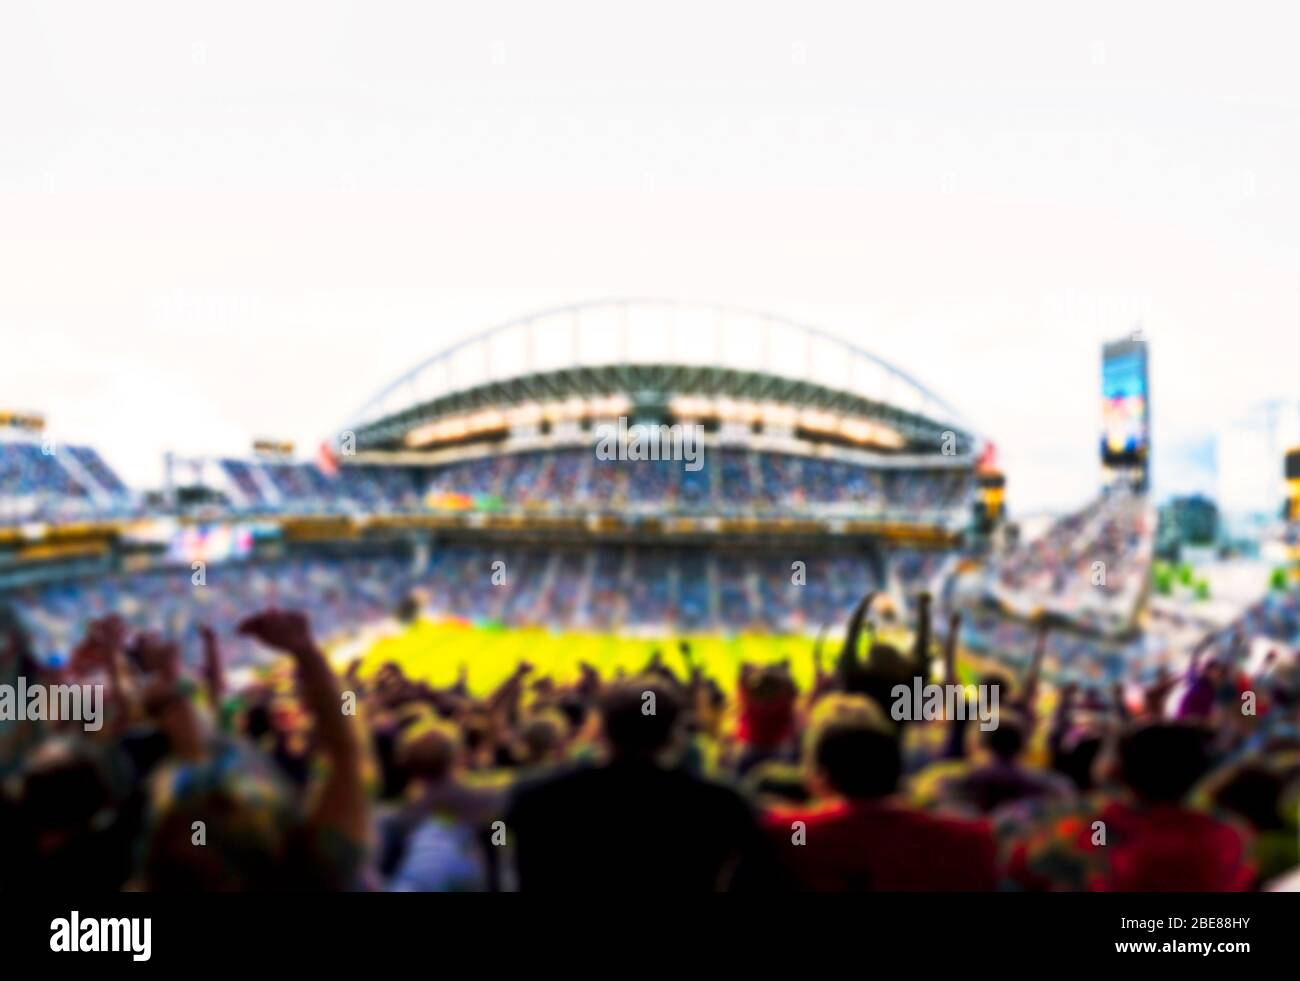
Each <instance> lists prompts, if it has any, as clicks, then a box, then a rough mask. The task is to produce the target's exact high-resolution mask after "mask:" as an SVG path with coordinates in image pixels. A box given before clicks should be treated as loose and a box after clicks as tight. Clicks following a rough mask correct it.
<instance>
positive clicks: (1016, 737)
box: [981, 709, 1032, 763]
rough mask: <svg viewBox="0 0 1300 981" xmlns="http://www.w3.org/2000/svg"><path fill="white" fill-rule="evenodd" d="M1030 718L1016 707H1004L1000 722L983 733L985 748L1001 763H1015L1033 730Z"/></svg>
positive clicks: (999, 716)
mask: <svg viewBox="0 0 1300 981" xmlns="http://www.w3.org/2000/svg"><path fill="white" fill-rule="evenodd" d="M1031 728H1032V727H1031V726H1030V724H1029V720H1028V719H1027V718H1025V716H1024V715H1022V714H1021V713H1020V712H1017V711H1016V710H1014V709H1002V710H1001V711H1000V712H999V713H998V724H997V725H996V726H995V727H994V728H992V729H990V730H988V731H987V732H984V733H982V734H981V738H982V740H983V743H984V748H985V749H987V750H988V751H989V753H990V754H991V755H992V756H993V758H994V759H996V760H997V761H998V762H1000V763H1014V762H1015V761H1016V760H1017V759H1019V757H1020V754H1021V753H1023V752H1024V749H1025V745H1026V743H1027V742H1028V740H1029V735H1030V731H1031Z"/></svg>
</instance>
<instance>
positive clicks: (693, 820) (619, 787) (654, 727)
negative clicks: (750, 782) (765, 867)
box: [506, 682, 761, 893]
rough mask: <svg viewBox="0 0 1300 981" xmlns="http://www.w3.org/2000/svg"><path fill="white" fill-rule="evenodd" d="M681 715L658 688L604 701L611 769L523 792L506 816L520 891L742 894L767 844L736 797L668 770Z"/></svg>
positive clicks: (617, 691)
mask: <svg viewBox="0 0 1300 981" xmlns="http://www.w3.org/2000/svg"><path fill="white" fill-rule="evenodd" d="M681 714H682V706H681V701H680V700H679V698H678V696H677V694H676V692H675V691H674V690H673V689H672V688H671V687H669V686H667V685H664V684H661V683H659V682H654V683H647V684H646V685H644V686H639V685H636V684H634V683H633V684H622V685H618V686H616V687H614V688H613V689H612V690H610V691H609V692H608V693H607V694H606V695H605V696H604V698H603V699H602V702H601V706H600V715H601V720H602V723H603V741H604V745H605V748H606V750H607V752H608V757H609V759H608V762H607V763H605V764H604V765H601V766H588V767H583V768H580V769H575V770H571V771H568V772H564V773H560V774H557V775H554V776H550V777H547V778H544V779H541V780H539V781H536V782H532V783H529V784H525V785H523V786H521V787H520V788H519V789H518V790H517V791H516V793H515V795H514V797H513V798H512V800H511V803H510V805H509V807H508V810H507V815H506V826H507V839H508V840H507V844H508V845H509V846H511V847H512V848H513V849H514V853H515V861H516V869H517V874H518V886H519V888H520V890H521V891H525V892H527V891H566V892H567V891H572V892H580V891H581V892H593V891H594V892H619V891H629V890H634V889H635V890H637V891H638V892H645V891H654V892H673V893H681V892H709V891H718V890H722V889H727V888H733V887H738V885H739V879H738V876H737V871H738V870H739V869H741V868H742V866H743V867H745V868H750V867H752V864H753V863H752V862H751V859H752V858H753V856H754V854H755V852H756V851H759V850H761V835H760V833H759V830H758V825H757V822H756V820H755V818H754V817H753V815H752V813H751V811H750V809H749V807H748V806H747V805H746V803H745V801H744V799H743V798H741V796H740V795H739V794H738V793H736V792H735V791H733V790H731V789H730V788H728V787H725V786H723V785H721V784H717V783H713V782H711V781H707V780H703V779H700V778H699V777H696V776H693V775H692V774H690V773H689V772H687V771H686V770H684V769H679V768H671V767H667V766H665V765H663V756H664V755H665V753H666V752H667V751H668V750H670V748H671V747H672V745H673V743H674V742H675V740H676V736H677V734H678V731H679V725H678V724H679V722H680V720H681Z"/></svg>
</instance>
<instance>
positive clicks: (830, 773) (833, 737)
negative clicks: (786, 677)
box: [809, 696, 903, 800]
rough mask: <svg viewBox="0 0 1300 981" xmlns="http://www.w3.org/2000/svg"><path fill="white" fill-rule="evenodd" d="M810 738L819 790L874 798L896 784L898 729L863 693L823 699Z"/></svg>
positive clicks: (888, 792)
mask: <svg viewBox="0 0 1300 981" xmlns="http://www.w3.org/2000/svg"><path fill="white" fill-rule="evenodd" d="M817 713H818V715H817V717H816V718H814V720H813V725H812V727H811V731H812V735H811V737H810V744H811V753H810V759H809V763H810V766H811V770H812V774H811V777H812V783H813V785H814V787H815V788H816V789H817V790H818V791H819V792H820V793H822V794H834V795H838V796H841V797H845V798H847V799H849V800H876V799H879V798H883V797H888V796H889V795H891V794H893V793H894V792H895V791H896V790H897V789H898V783H899V780H900V779H901V777H902V771H903V758H902V747H901V745H900V740H899V731H898V729H897V727H895V726H894V725H893V724H892V723H891V722H890V721H889V720H888V719H887V718H886V717H885V715H884V713H883V712H882V711H881V710H880V708H879V706H877V705H876V704H874V703H873V702H870V701H868V700H867V699H866V698H864V697H860V696H859V697H852V696H848V697H845V696H840V697H838V698H831V699H824V700H823V701H822V702H821V703H819V704H818V707H817Z"/></svg>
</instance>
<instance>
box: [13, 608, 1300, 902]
mask: <svg viewBox="0 0 1300 981" xmlns="http://www.w3.org/2000/svg"><path fill="white" fill-rule="evenodd" d="M915 609H916V611H917V612H916V616H915V619H914V620H912V621H911V622H910V627H911V629H910V630H908V631H907V632H906V633H905V634H901V635H900V634H898V633H893V634H888V630H890V629H898V628H903V627H905V626H907V625H905V624H902V623H891V622H890V621H891V620H892V619H894V618H896V617H898V616H900V614H898V613H897V612H890V608H889V607H887V606H886V607H880V606H879V604H877V603H875V602H873V597H872V595H871V594H868V595H867V596H865V597H863V599H862V600H861V601H860V602H859V603H858V604H857V606H856V608H855V609H854V610H853V611H852V614H851V616H849V617H848V620H847V623H846V624H845V625H844V630H843V642H842V644H841V645H840V647H839V653H838V655H834V656H829V655H828V656H824V654H826V652H825V651H824V650H823V645H822V644H821V643H820V642H819V644H818V649H817V650H816V652H815V653H814V655H813V657H814V660H815V661H816V665H817V671H816V675H815V680H814V681H813V683H812V684H811V685H808V686H806V687H802V688H801V687H800V686H799V685H798V684H797V683H796V682H795V680H794V677H793V675H792V673H791V671H790V669H789V665H788V664H778V665H771V666H766V667H761V668H760V667H753V666H751V667H748V668H745V669H744V670H742V672H741V675H740V678H739V680H738V682H736V683H735V685H734V686H733V685H731V684H726V683H724V682H722V681H721V680H720V679H718V678H714V677H711V676H709V674H708V673H707V672H706V671H705V670H704V668H703V667H702V666H701V665H700V664H699V663H697V662H696V660H695V658H694V657H693V655H692V651H691V649H690V646H689V645H688V644H685V643H683V644H681V645H680V648H679V649H678V650H669V651H668V652H667V653H666V652H665V650H664V649H663V648H662V647H661V648H660V649H658V650H649V651H648V656H647V661H646V663H645V666H644V669H643V670H642V671H641V672H640V673H639V674H638V675H637V676H635V677H626V676H625V677H621V678H619V677H608V676H605V675H603V674H602V672H601V671H600V669H599V667H598V666H594V665H583V666H582V671H581V675H580V677H579V678H578V680H577V681H575V682H573V683H566V684H560V683H558V682H557V681H556V680H555V679H553V678H549V677H544V676H540V675H539V673H538V672H537V671H535V670H534V669H533V668H532V666H531V665H529V664H528V663H527V662H523V663H520V664H519V665H518V667H517V670H515V672H514V673H513V674H512V675H511V676H510V677H509V678H508V679H507V680H505V681H504V682H503V683H501V684H500V685H499V686H498V687H496V688H495V689H494V690H492V691H490V692H486V693H480V694H477V695H475V694H473V693H471V692H470V690H469V689H468V687H467V686H466V684H465V683H464V679H463V678H462V680H460V681H458V682H456V683H455V684H453V685H450V686H448V687H445V688H434V687H431V686H429V685H428V684H426V683H422V682H418V681H415V680H413V679H411V678H410V677H407V676H406V675H405V674H404V673H403V672H402V670H401V668H400V667H398V666H397V665H395V664H391V663H390V664H384V665H380V666H378V667H377V668H376V669H375V670H373V671H367V672H366V673H365V674H364V675H363V674H362V673H361V672H360V671H359V670H358V665H357V664H353V665H352V666H351V667H348V668H346V669H345V670H344V671H342V673H341V674H340V673H336V671H335V670H333V669H332V668H331V666H330V664H329V663H328V662H327V659H326V658H325V656H324V655H323V654H322V652H321V646H320V644H319V641H318V630H317V627H316V625H315V624H313V622H312V620H311V618H310V617H309V616H308V615H306V614H304V613H302V612H300V611H295V610H286V609H283V608H268V609H264V610H260V611H252V612H249V611H242V612H241V613H240V614H239V618H238V619H237V620H236V621H230V622H224V623H222V625H221V626H222V628H224V629H226V630H228V631H230V633H231V634H233V635H236V636H239V637H242V638H245V639H248V640H250V641H252V642H255V643H257V644H258V645H259V646H261V647H263V648H265V649H266V650H268V651H273V652H277V653H278V655H279V657H280V660H279V661H278V662H276V664H275V665H274V666H273V667H272V668H270V669H268V670H267V671H265V672H264V673H263V674H261V675H259V676H258V677H256V678H255V679H253V680H252V681H250V682H249V683H247V684H245V685H242V686H239V687H236V686H233V685H232V684H231V683H230V681H229V678H228V676H227V673H226V671H225V670H224V664H225V659H226V652H225V646H226V644H225V642H224V641H223V634H222V633H221V632H218V631H211V630H209V631H203V632H201V634H200V636H199V638H198V648H199V649H198V651H197V652H196V653H195V655H194V656H193V657H187V656H186V655H187V653H188V652H186V651H185V650H183V645H182V643H180V642H177V641H174V640H168V639H164V638H163V637H162V636H161V635H159V634H158V633H155V632H153V631H150V630H147V629H146V630H137V629H134V628H133V627H132V626H131V625H129V624H128V623H126V622H124V621H123V620H122V619H121V618H119V617H116V616H113V615H109V616H106V617H102V618H98V619H95V620H93V621H92V622H91V623H90V624H89V627H88V629H87V630H86V632H85V634H84V636H83V637H81V638H79V641H78V643H77V645H76V647H75V649H74V652H73V655H72V656H71V658H70V659H69V661H68V662H67V663H66V664H64V665H62V666H61V667H58V668H55V667H52V666H50V665H48V664H42V663H40V662H39V660H38V659H37V658H36V657H35V655H34V653H33V651H32V649H31V647H30V644H29V639H28V635H27V632H26V630H25V628H24V627H23V625H22V623H21V622H20V621H19V620H18V619H17V618H15V617H14V616H12V615H11V614H2V615H0V680H2V681H6V682H11V681H13V680H14V678H15V677H16V676H18V675H25V676H26V677H27V678H28V680H29V681H49V682H56V681H57V682H63V683H67V682H71V681H79V682H83V683H92V682H93V683H97V684H102V685H104V686H105V689H106V691H107V700H106V706H107V707H106V715H107V718H106V721H105V724H104V725H103V726H102V728H100V729H98V730H97V731H94V732H87V731H83V728H82V727H81V726H78V725H75V724H70V723H52V722H51V723H39V724H32V723H24V724H23V726H24V727H25V728H23V729H22V731H21V732H20V733H19V734H18V736H17V739H16V742H17V744H18V746H19V750H20V751H19V752H18V753H17V754H16V755H15V754H12V753H11V754H10V756H9V757H8V759H9V762H10V763H11V770H10V773H9V777H8V779H7V780H5V781H4V782H3V786H4V788H5V791H4V794H3V797H0V829H2V832H0V852H2V853H3V860H0V889H3V890H6V891H13V892H15V893H20V894H21V893H25V892H27V891H31V890H40V889H42V888H51V887H53V888H66V886H67V883H69V882H76V883H77V884H78V886H79V888H81V889H82V890H83V891H87V890H88V891H94V890H118V889H123V888H136V889H145V890H157V891H193V890H223V891H241V890H245V891H249V890H255V891H267V890H299V889H311V890H322V889H323V890H392V891H452V890H456V891H461V890H516V889H517V890H522V891H525V892H528V891H563V892H574V893H583V894H586V895H593V894H595V895H599V894H601V893H602V892H609V891H615V892H618V891H624V892H626V891H632V890H639V891H644V890H653V891H655V892H667V893H673V892H677V893H682V892H698V891H712V890H737V891H758V892H765V893H779V892H786V891H791V890H818V891H823V890H825V891H832V890H833V891H839V890H853V891H861V890H880V891H895V890H925V891H939V890H994V889H1014V890H1030V891H1059V890H1119V891H1162V890H1182V891H1202V890H1203V891H1234V890H1254V889H1262V888H1270V887H1273V885H1274V884H1275V883H1278V882H1280V881H1282V880H1283V879H1284V877H1288V876H1293V875H1294V872H1295V868H1296V865H1297V861H1298V860H1300V857H1298V856H1297V849H1296V845H1297V834H1296V813H1297V801H1298V800H1300V796H1298V795H1300V782H1298V780H1300V741H1298V739H1297V728H1296V718H1297V715H1296V713H1297V696H1298V694H1300V688H1298V686H1297V678H1296V674H1295V667H1294V664H1293V663H1288V664H1285V665H1283V664H1280V663H1275V664H1274V665H1273V667H1272V668H1271V669H1270V671H1268V672H1267V673H1260V672H1255V673H1251V672H1248V671H1246V670H1245V668H1244V664H1243V662H1242V661H1241V659H1240V652H1239V648H1238V647H1237V646H1234V647H1233V648H1232V649H1231V650H1229V651H1228V652H1226V653H1223V654H1220V653H1212V652H1211V651H1210V645H1209V644H1206V645H1203V646H1202V648H1201V649H1200V650H1198V651H1194V652H1190V656H1189V657H1188V659H1187V666H1186V676H1185V678H1184V679H1183V681H1184V682H1185V684H1184V685H1183V687H1182V688H1181V690H1180V689H1179V688H1178V686H1177V685H1176V684H1173V683H1171V681H1170V679H1161V680H1159V681H1157V682H1153V683H1151V684H1145V685H1140V686H1137V687H1133V686H1130V687H1128V688H1125V687H1123V686H1118V685H1117V686H1115V687H1114V688H1113V689H1111V690H1105V689H1101V688H1089V689H1085V688H1081V687H1080V686H1077V685H1073V684H1065V685H1062V686H1059V687H1058V686H1056V685H1054V684H1053V683H1052V682H1051V681H1050V680H1048V679H1047V678H1046V677H1045V676H1044V674H1043V672H1042V666H1043V662H1044V659H1045V656H1046V648H1047V644H1048V640H1049V637H1048V630H1047V629H1046V627H1045V626H1040V629H1039V631H1038V633H1037V634H1036V636H1035V638H1034V641H1033V644H1032V648H1031V650H1030V651H1028V652H1021V653H1024V654H1025V656H1024V657H1023V658H1022V662H1021V663H1022V664H1023V667H1022V668H1021V669H1020V670H1008V669H1006V668H993V667H990V666H989V664H988V663H987V662H985V661H982V660H979V659H972V658H970V657H968V656H967V655H966V654H965V653H964V652H963V651H961V650H960V649H959V643H958V638H959V636H960V634H961V622H960V615H957V614H954V615H952V616H950V617H949V618H947V619H946V622H944V623H942V624H939V623H932V620H934V619H936V618H935V617H934V615H933V612H932V609H931V603H930V601H929V599H928V597H925V596H922V597H920V598H919V599H918V601H917V602H916V604H915ZM886 635H891V636H895V637H899V636H902V637H905V638H906V639H905V640H904V641H902V642H896V643H893V644H891V643H889V642H886V641H885V640H883V639H882V638H883V637H884V636H886ZM669 655H671V656H669ZM430 656H434V657H436V656H437V652H436V651H434V652H430ZM959 680H960V681H963V682H966V683H968V684H970V685H972V686H974V687H972V688H970V689H967V691H966V693H965V694H964V696H963V700H959V701H953V700H951V699H949V700H948V701H947V702H946V704H941V705H940V707H939V708H938V709H937V710H936V711H934V712H929V711H926V712H924V713H922V712H919V711H917V712H916V713H913V712H911V711H910V710H908V711H905V712H900V711H899V706H900V704H904V703H905V701H906V700H905V699H900V696H899V695H898V694H897V692H898V690H899V686H902V690H903V691H905V692H907V691H910V690H912V688H913V686H914V684H917V685H919V684H926V683H930V682H938V681H944V682H946V683H955V682H957V681H959ZM976 691H978V692H979V695H978V698H979V701H980V704H984V703H985V701H990V700H991V699H989V697H988V696H989V693H990V692H992V693H996V696H997V697H996V701H994V702H993V704H995V705H997V706H998V711H997V712H996V715H995V717H994V721H995V724H994V725H993V726H992V727H987V726H985V725H983V719H982V718H981V721H979V722H977V721H976V720H975V719H974V717H973V714H968V713H967V712H966V711H965V709H966V708H968V707H970V706H972V705H973V703H974V701H975V700H976V697H977V696H976V694H975V692H976ZM1247 694H1249V695H1251V696H1252V710H1251V711H1249V712H1247V711H1244V710H1243V707H1242V706H1243V705H1244V704H1245V703H1246V699H1245V697H1244V696H1245V695H1247ZM965 699H969V701H966V700H965ZM941 703H942V700H941ZM5 734H6V735H7V736H13V732H12V727H11V729H10V730H9V731H6V732H5ZM8 743H9V745H8V746H7V747H6V748H9V749H12V748H13V746H14V744H15V740H14V739H12V738H11V739H10V740H9V741H8ZM200 824H201V826H202V827H203V828H204V836H203V842H202V843H201V844H196V841H195V837H194V830H193V829H194V828H195V827H196V826H200Z"/></svg>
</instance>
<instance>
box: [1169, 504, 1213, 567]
mask: <svg viewBox="0 0 1300 981" xmlns="http://www.w3.org/2000/svg"><path fill="white" fill-rule="evenodd" d="M1218 541H1219V508H1218V506H1217V505H1216V504H1215V503H1214V502H1213V501H1212V500H1210V499H1209V498H1208V497H1204V496H1202V495H1200V494H1193V495H1190V496H1187V497H1174V498H1171V499H1170V500H1169V501H1168V502H1167V503H1165V504H1164V505H1162V506H1161V507H1160V510H1159V520H1158V522H1157V524H1156V553H1157V554H1158V555H1159V556H1160V557H1161V558H1163V559H1168V560H1170V561H1176V560H1177V559H1178V558H1179V556H1180V554H1181V553H1182V550H1183V549H1184V548H1187V547H1199V548H1205V547H1208V546H1214V545H1217V544H1218Z"/></svg>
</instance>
